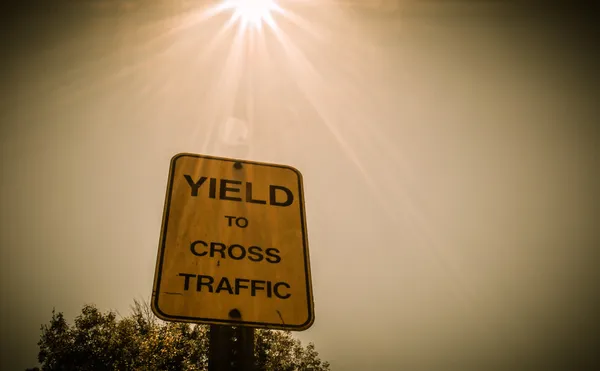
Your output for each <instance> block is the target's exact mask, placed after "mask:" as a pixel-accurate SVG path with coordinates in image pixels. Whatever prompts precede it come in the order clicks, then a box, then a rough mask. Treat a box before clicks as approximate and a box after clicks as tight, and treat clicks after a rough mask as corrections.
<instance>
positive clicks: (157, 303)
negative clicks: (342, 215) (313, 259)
mask: <svg viewBox="0 0 600 371" xmlns="http://www.w3.org/2000/svg"><path fill="white" fill-rule="evenodd" d="M302 191H303V185H302V175H301V174H300V172H299V171H298V170H296V169H294V168H292V167H289V166H284V165H274V164H266V163H259V162H251V161H241V160H234V159H227V158H217V157H209V156H203V155H194V154H186V153H182V154H178V155H176V156H174V157H173V159H172V160H171V166H170V170H169V181H168V187H167V194H166V200H165V209H164V215H163V224H162V231H161V237H160V244H159V248H158V257H157V264H156V271H155V277H154V290H153V293H152V310H153V311H154V313H155V314H156V316H158V317H159V318H161V319H164V320H167V321H181V322H195V323H212V324H224V325H247V326H256V327H268V328H275V329H286V330H305V329H307V328H309V327H310V326H311V325H312V323H313V321H314V310H313V298H312V285H311V278H310V262H309V253H308V241H307V233H306V220H305V210H304V196H303V192H302Z"/></svg>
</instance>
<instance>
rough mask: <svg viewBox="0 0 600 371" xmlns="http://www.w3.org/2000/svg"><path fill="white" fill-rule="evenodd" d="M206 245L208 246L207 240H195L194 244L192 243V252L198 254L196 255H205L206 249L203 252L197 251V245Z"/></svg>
mask: <svg viewBox="0 0 600 371" xmlns="http://www.w3.org/2000/svg"><path fill="white" fill-rule="evenodd" d="M198 244H200V245H204V247H208V245H207V244H206V242H204V241H194V242H192V244H191V245H190V250H192V254H194V255H196V256H204V255H206V254H207V252H206V251H202V252H198V251H196V245H198Z"/></svg>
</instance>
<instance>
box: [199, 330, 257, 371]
mask: <svg viewBox="0 0 600 371" xmlns="http://www.w3.org/2000/svg"><path fill="white" fill-rule="evenodd" d="M208 352H209V353H208V371H255V366H254V328H252V327H246V326H238V327H231V326H223V325H211V326H210V331H209V350H208Z"/></svg>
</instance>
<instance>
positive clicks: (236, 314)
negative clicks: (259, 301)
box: [229, 309, 242, 318]
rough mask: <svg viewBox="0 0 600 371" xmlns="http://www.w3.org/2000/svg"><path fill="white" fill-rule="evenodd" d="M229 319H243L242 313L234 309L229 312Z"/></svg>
mask: <svg viewBox="0 0 600 371" xmlns="http://www.w3.org/2000/svg"><path fill="white" fill-rule="evenodd" d="M229 317H231V318H242V313H240V311H239V310H238V309H232V310H230V311H229Z"/></svg>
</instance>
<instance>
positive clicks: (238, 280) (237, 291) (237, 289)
mask: <svg viewBox="0 0 600 371" xmlns="http://www.w3.org/2000/svg"><path fill="white" fill-rule="evenodd" d="M242 282H250V280H247V279H245V278H236V279H235V294H236V295H239V294H240V289H247V288H248V286H244V285H242Z"/></svg>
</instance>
